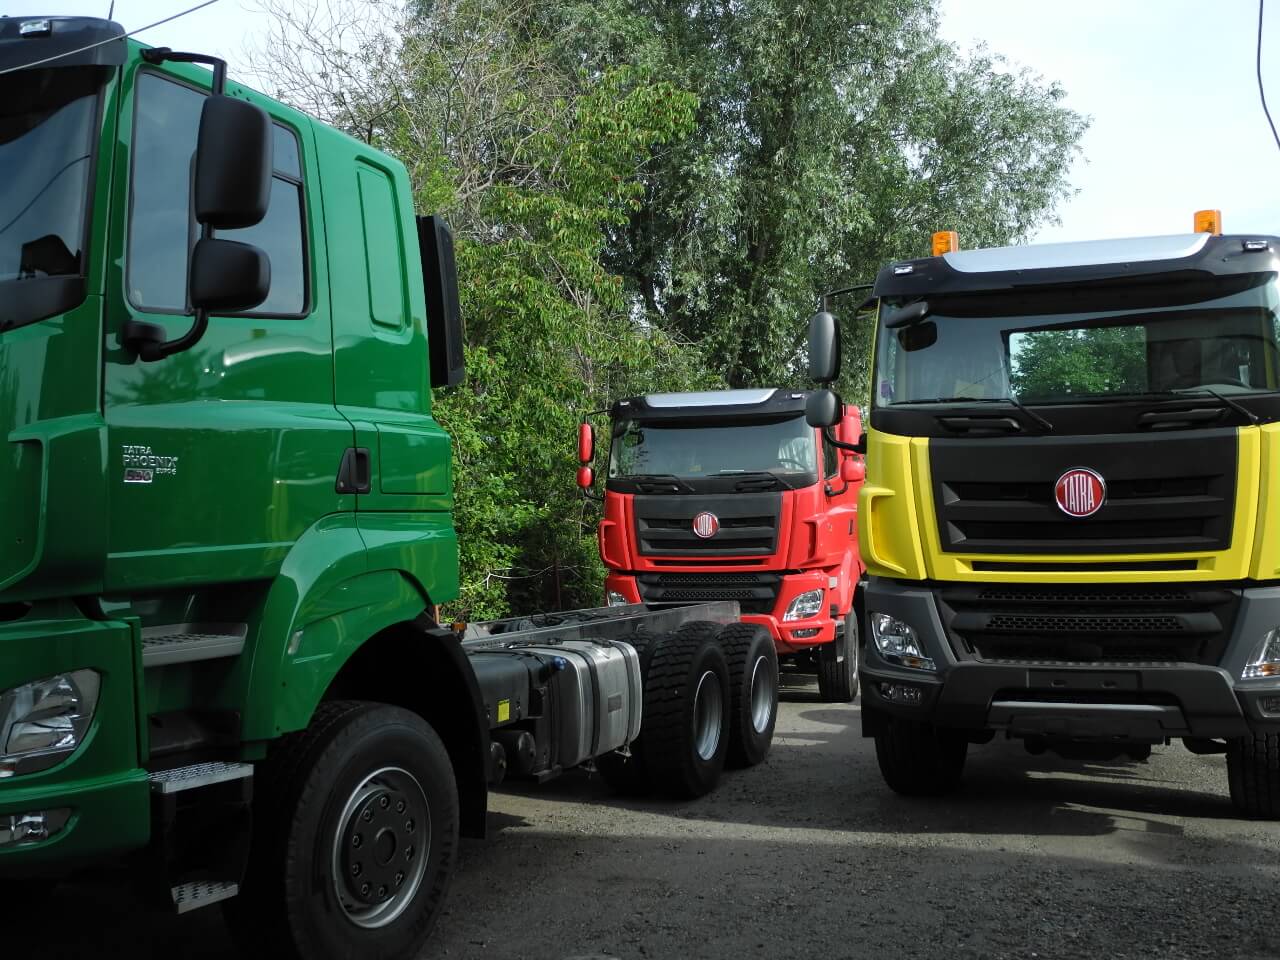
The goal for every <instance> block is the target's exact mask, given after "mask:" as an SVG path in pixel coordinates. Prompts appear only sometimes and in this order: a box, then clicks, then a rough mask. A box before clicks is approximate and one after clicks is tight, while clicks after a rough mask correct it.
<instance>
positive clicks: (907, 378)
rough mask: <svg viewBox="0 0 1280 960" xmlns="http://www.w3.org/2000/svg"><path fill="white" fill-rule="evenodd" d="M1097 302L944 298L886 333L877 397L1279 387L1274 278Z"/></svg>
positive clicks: (1067, 398) (903, 400)
mask: <svg viewBox="0 0 1280 960" xmlns="http://www.w3.org/2000/svg"><path fill="white" fill-rule="evenodd" d="M1101 296H1105V297H1106V300H1105V301H1101V299H1100V297H1101ZM1094 300H1095V302H1093V303H1090V304H1087V305H1086V304H1079V303H1076V302H1074V301H1071V300H1068V299H1067V298H1066V297H1065V296H1064V295H1061V294H1059V295H1056V296H1051V295H1047V294H1046V295H1039V296H1030V295H1023V294H991V295H979V296H973V297H963V298H962V297H956V298H954V299H951V300H939V301H938V302H937V304H936V307H934V306H933V305H932V304H931V310H930V313H929V317H928V319H927V320H925V321H924V322H921V323H916V324H913V325H910V326H907V327H903V328H900V329H897V330H892V329H884V328H881V330H880V331H879V335H878V338H877V341H878V342H877V350H876V354H877V356H876V374H875V383H876V387H877V389H876V390H875V402H876V405H877V406H879V407H887V406H895V405H900V404H911V403H929V402H934V403H941V402H948V401H950V402H962V401H963V402H976V401H989V400H1009V399H1010V398H1013V399H1015V400H1017V401H1018V402H1021V403H1035V404H1055V403H1075V402H1090V401H1098V400H1106V399H1108V398H1113V397H1126V396H1147V395H1152V394H1156V395H1162V394H1169V393H1176V392H1180V391H1186V392H1189V393H1195V392H1196V391H1200V392H1210V391H1211V392H1215V393H1220V394H1223V395H1226V394H1253V393H1266V392H1272V391H1275V390H1278V389H1280V351H1278V350H1277V340H1278V333H1280V331H1278V329H1277V317H1276V314H1277V303H1278V298H1277V291H1276V282H1275V276H1274V275H1273V274H1269V273H1268V274H1252V275H1243V276H1232V277H1218V278H1214V279H1213V280H1212V281H1211V282H1210V281H1203V280H1201V281H1197V282H1194V283H1175V284H1167V285H1151V286H1148V287H1146V288H1143V289H1138V288H1134V289H1131V290H1127V291H1126V290H1111V291H1107V292H1105V293H1103V294H1098V293H1095V294H1094ZM1084 306H1087V307H1093V308H1094V309H1081V307H1084ZM1028 307H1031V308H1033V309H1032V310H1028V309H1027V308H1028ZM1099 308H1100V309H1099ZM1117 308H1118V309H1117ZM1015 311H1016V312H1015ZM1041 311H1043V312H1041Z"/></svg>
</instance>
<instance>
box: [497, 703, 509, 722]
mask: <svg viewBox="0 0 1280 960" xmlns="http://www.w3.org/2000/svg"><path fill="white" fill-rule="evenodd" d="M510 719H511V701H510V700H499V701H498V722H499V723H506V722H507V721H508V720H510Z"/></svg>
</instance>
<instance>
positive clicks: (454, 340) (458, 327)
mask: <svg viewBox="0 0 1280 960" xmlns="http://www.w3.org/2000/svg"><path fill="white" fill-rule="evenodd" d="M418 247H419V253H420V256H421V257H422V282H423V286H424V287H426V291H427V345H428V349H429V350H430V351H431V385H432V386H433V387H456V386H457V385H458V384H460V383H461V382H462V380H463V378H464V377H465V376H466V354H465V352H464V351H463V326H462V306H461V304H460V303H459V301H458V266H457V263H456V262H455V260H454V255H453V231H452V230H450V229H449V224H447V223H446V222H445V220H444V218H443V217H418Z"/></svg>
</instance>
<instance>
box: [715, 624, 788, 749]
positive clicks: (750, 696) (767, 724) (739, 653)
mask: <svg viewBox="0 0 1280 960" xmlns="http://www.w3.org/2000/svg"><path fill="white" fill-rule="evenodd" d="M718 639H719V641H720V646H721V647H722V648H723V649H724V654H725V657H726V658H727V659H728V661H729V692H730V698H729V756H728V763H729V766H731V767H753V766H755V765H756V764H757V763H760V762H761V761H763V760H764V758H765V757H767V756H768V755H769V749H770V747H772V746H773V729H774V725H775V724H776V723H777V721H778V651H777V648H776V647H775V646H774V643H773V637H772V636H770V634H769V631H768V630H766V629H765V628H764V627H761V626H759V625H757V624H754V623H731V624H729V625H728V626H727V627H725V628H723V629H722V630H720V631H719V634H718Z"/></svg>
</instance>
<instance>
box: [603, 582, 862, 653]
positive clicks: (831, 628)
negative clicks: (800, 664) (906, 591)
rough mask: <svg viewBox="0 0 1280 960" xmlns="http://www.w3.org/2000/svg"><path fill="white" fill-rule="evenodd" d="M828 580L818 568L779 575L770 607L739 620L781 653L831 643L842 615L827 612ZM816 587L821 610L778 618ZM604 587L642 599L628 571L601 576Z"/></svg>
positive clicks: (632, 599)
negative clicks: (822, 595)
mask: <svg viewBox="0 0 1280 960" xmlns="http://www.w3.org/2000/svg"><path fill="white" fill-rule="evenodd" d="M830 582H831V581H830V577H828V575H827V574H826V573H824V572H822V571H815V572H805V573H795V574H788V575H786V576H783V577H782V578H781V581H780V583H779V587H778V595H777V599H776V600H775V601H774V602H773V610H771V611H770V612H768V613H743V614H742V621H743V622H744V623H755V624H759V625H760V626H762V627H764V628H765V629H766V630H768V631H769V635H770V636H772V637H773V640H774V645H775V646H776V647H777V650H778V652H779V653H782V654H788V653H796V652H798V651H800V650H806V649H808V648H809V647H817V646H821V645H823V644H827V643H832V642H833V641H834V640H835V638H836V628H837V624H838V623H840V622H842V620H843V616H841V617H838V618H837V617H833V616H832V615H831V606H832V604H831V599H832V598H834V597H835V595H836V591H835V590H832V589H830ZM818 589H822V590H826V591H827V598H828V602H827V603H824V604H823V609H822V612H821V613H819V614H818V615H817V616H814V617H809V618H807V619H804V620H783V619H782V615H783V614H784V613H785V612H786V610H787V607H788V606H789V605H790V603H791V601H792V600H794V599H795V598H796V597H798V596H799V595H800V594H802V593H805V592H806V591H809V590H818ZM605 590H606V591H612V592H614V593H618V594H621V595H622V596H623V597H625V598H626V600H627V602H628V603H644V602H645V600H644V599H643V597H641V595H640V588H639V585H638V584H637V583H636V578H635V577H634V576H630V575H628V574H620V573H610V574H609V575H608V576H607V577H606V578H605ZM703 599H708V600H709V599H717V598H711V597H706V598H703ZM718 599H729V598H727V597H725V598H718ZM837 612H838V611H837Z"/></svg>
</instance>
